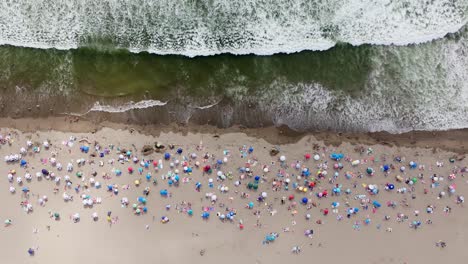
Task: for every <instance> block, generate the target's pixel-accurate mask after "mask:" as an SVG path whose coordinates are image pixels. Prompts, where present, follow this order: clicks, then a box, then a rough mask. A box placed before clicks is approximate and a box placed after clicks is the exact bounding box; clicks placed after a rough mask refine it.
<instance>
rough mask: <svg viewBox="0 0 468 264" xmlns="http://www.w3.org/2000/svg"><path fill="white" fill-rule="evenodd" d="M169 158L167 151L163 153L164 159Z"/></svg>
mask: <svg viewBox="0 0 468 264" xmlns="http://www.w3.org/2000/svg"><path fill="white" fill-rule="evenodd" d="M170 158H171V154H169V153H167V152H166V153H164V159H165V160H168V159H170Z"/></svg>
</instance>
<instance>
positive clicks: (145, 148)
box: [141, 145, 154, 156]
mask: <svg viewBox="0 0 468 264" xmlns="http://www.w3.org/2000/svg"><path fill="white" fill-rule="evenodd" d="M153 152H154V148H153V147H152V146H150V145H144V146H143V149H142V150H141V153H142V154H143V155H144V156H148V155H150V154H152V153H153Z"/></svg>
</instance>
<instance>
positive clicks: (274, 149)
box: [270, 148, 279, 156]
mask: <svg viewBox="0 0 468 264" xmlns="http://www.w3.org/2000/svg"><path fill="white" fill-rule="evenodd" d="M278 153H279V150H278V149H277V148H272V149H271V150H270V155H271V156H276V155H278Z"/></svg>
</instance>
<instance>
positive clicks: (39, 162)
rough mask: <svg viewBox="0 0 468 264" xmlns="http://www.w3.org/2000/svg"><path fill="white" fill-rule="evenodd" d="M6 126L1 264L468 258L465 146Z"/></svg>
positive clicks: (53, 124) (59, 122)
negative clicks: (98, 186)
mask: <svg viewBox="0 0 468 264" xmlns="http://www.w3.org/2000/svg"><path fill="white" fill-rule="evenodd" d="M1 123H2V127H3V128H2V129H1V133H0V134H1V136H2V145H1V148H0V153H1V155H2V157H5V159H7V160H9V161H8V162H7V161H2V162H3V166H1V167H0V173H1V175H3V176H2V180H1V181H0V184H1V185H0V186H1V188H2V190H3V191H2V192H0V196H1V197H0V199H1V201H2V203H3V206H2V208H3V209H2V210H0V219H1V220H2V221H6V222H5V225H4V226H2V227H1V239H0V243H1V247H2V249H3V251H2V263H57V262H65V263H83V262H88V263H89V262H91V263H130V262H146V263H156V262H162V261H165V262H169V263H181V262H189V261H190V262H196V263H199V262H203V263H219V262H224V263H238V262H240V261H242V262H245V263H282V262H284V261H297V262H306V261H308V262H310V261H321V262H324V261H327V262H329V263H340V262H345V263H438V262H460V261H463V259H465V258H466V257H468V253H467V252H466V250H464V249H465V248H466V246H467V245H468V240H467V238H466V237H468V236H467V233H468V228H467V222H468V220H467V219H466V217H465V215H466V209H465V206H464V203H463V202H462V201H464V197H463V196H464V195H466V192H467V189H468V181H467V179H465V176H464V174H466V172H465V170H466V169H465V168H466V160H465V159H464V156H463V153H464V152H463V151H462V150H461V148H460V147H463V146H458V148H452V149H450V148H448V147H446V148H445V149H444V148H443V146H441V148H438V147H437V145H438V144H441V143H440V142H439V143H438V142H436V141H435V142H434V140H433V141H431V142H432V144H433V145H431V146H429V145H428V144H427V142H425V143H408V144H407V145H405V144H402V145H400V146H397V145H394V144H390V143H386V144H380V145H379V144H361V143H362V142H364V143H369V142H371V141H370V140H369V139H368V140H361V143H360V142H359V140H353V139H352V138H351V136H349V135H345V136H343V135H340V136H339V137H346V136H349V137H350V139H349V140H348V142H346V138H345V139H344V140H342V142H339V143H338V142H329V141H330V140H329V141H327V140H326V139H324V138H323V134H316V135H315V136H314V135H285V134H286V133H285V132H281V130H279V129H272V130H271V131H274V132H272V133H271V134H270V135H268V133H265V131H257V133H258V134H257V135H256V134H255V133H254V132H252V131H250V132H245V133H244V132H242V131H227V132H226V133H219V131H214V130H213V131H212V132H211V133H209V132H207V131H203V132H197V130H196V128H195V129H194V128H186V129H185V131H179V132H169V131H159V132H158V133H157V136H155V135H150V133H144V132H147V131H145V130H142V129H141V130H140V128H137V129H135V128H131V127H126V129H125V126H123V125H121V126H120V127H115V126H114V127H112V125H109V127H103V125H102V124H101V125H96V124H95V128H96V129H95V130H93V129H94V128H93V127H91V126H89V124H88V123H86V122H85V121H76V122H69V120H64V119H63V118H62V119H56V120H52V119H51V120H48V121H47V120H35V121H34V120H2V122H1ZM44 126H45V127H44ZM59 126H61V127H59ZM80 126H81V127H80ZM7 127H11V128H7ZM46 127H49V128H54V129H53V130H47V128H46ZM17 129H20V130H17ZM59 130H61V131H59ZM173 131H177V130H173ZM261 133H263V134H264V135H265V138H266V139H271V138H275V137H276V140H277V141H278V142H274V143H273V144H272V143H271V142H272V141H274V140H269V141H266V140H265V139H263V138H262V137H261V135H262V134H261ZM275 135H276V136H275ZM321 136H322V137H321ZM400 137H404V136H400ZM288 138H289V140H287V139H288ZM369 138H371V137H369ZM396 138H398V136H396ZM446 138H449V137H446ZM374 140H375V139H374ZM453 140H454V141H456V140H462V139H460V138H459V137H458V138H457V137H455V139H453ZM387 141H390V140H386V142H387ZM395 141H398V139H395ZM399 141H400V142H403V143H404V142H405V141H404V140H399ZM28 142H29V146H28ZM157 142H158V143H160V144H161V146H160V147H159V148H155V144H156V143H157ZM375 142H376V141H375ZM441 142H442V141H441ZM331 143H334V144H331ZM351 143H352V144H351ZM418 144H427V145H428V146H427V148H426V147H424V146H419V145H418ZM145 145H147V146H150V147H151V148H148V150H147V151H148V153H149V154H148V153H146V154H148V155H143V153H142V149H143V147H144V146H145ZM412 145H417V146H416V147H412ZM162 146H164V148H163V147H162ZM22 148H23V149H22ZM341 154H343V155H341ZM15 155H16V156H15ZM332 157H333V158H335V160H333V159H332ZM336 159H339V160H336ZM410 162H411V163H410ZM69 163H70V164H71V165H72V167H73V169H71V168H70V165H68V164H69ZM184 163H185V164H184ZM357 163H359V164H357ZM60 167H61V169H60ZM401 167H404V169H402V168H401ZM412 167H414V168H412ZM129 168H130V169H131V170H133V172H132V173H130V172H129ZM247 168H248V170H246V169H247ZM190 170H191V172H190ZM249 170H250V172H249ZM27 174H30V178H31V179H30V180H28V178H29V176H28V175H27ZM257 176H258V177H257ZM58 179H59V180H58ZM67 179H68V180H67ZM210 179H211V180H210ZM18 181H21V183H18ZM136 181H138V182H139V184H136ZM210 181H212V183H210ZM67 182H68V183H67ZM98 183H99V184H98ZM97 185H100V186H101V187H100V188H97V187H96V186H97ZM210 185H211V186H210ZM197 186H198V187H197ZM390 186H391V187H390ZM450 186H451V187H452V192H451V189H450V188H451V187H450ZM304 188H306V189H304ZM13 189H14V193H12V192H13ZM300 189H301V190H300ZM145 190H146V192H145ZM441 192H443V194H441ZM44 196H46V197H44ZM214 196H215V197H214ZM71 197H73V198H71ZM65 198H66V199H65ZM305 198H306V199H305ZM71 199H72V200H71ZM214 199H216V201H213V200H214ZM65 200H68V201H65ZM123 201H124V203H123ZM125 201H126V202H125ZM84 203H89V204H92V205H91V206H89V205H84ZM249 206H250V207H251V208H249ZM28 210H30V211H29V212H28ZM137 210H138V212H139V213H137ZM428 211H430V212H431V213H428ZM77 214H78V215H79V219H78V215H77ZM93 214H95V216H96V215H97V216H98V217H97V218H96V219H93ZM203 214H204V216H205V217H203ZM207 214H209V216H208V215H207ZM108 215H109V217H108ZM57 216H59V217H57ZM164 217H167V218H164ZM163 218H164V219H165V221H162V219H163ZM10 220H11V222H10ZM166 220H167V222H166ZM164 222H165V223H164ZM312 231H313V232H312ZM28 249H31V250H32V251H34V252H33V253H34V254H29V253H28ZM298 249H300V252H299V250H298ZM32 251H31V252H30V253H32ZM293 251H294V252H293Z"/></svg>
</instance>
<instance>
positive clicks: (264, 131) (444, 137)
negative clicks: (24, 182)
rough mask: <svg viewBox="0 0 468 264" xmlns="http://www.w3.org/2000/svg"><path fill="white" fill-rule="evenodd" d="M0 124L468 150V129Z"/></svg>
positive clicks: (75, 121)
mask: <svg viewBox="0 0 468 264" xmlns="http://www.w3.org/2000/svg"><path fill="white" fill-rule="evenodd" d="M0 127H5V128H14V129H18V130H20V131H22V132H36V131H48V130H56V131H61V132H80V133H86V132H88V133H89V132H91V133H95V132H97V131H99V130H102V129H103V128H105V127H108V128H112V129H117V130H119V129H120V130H134V131H137V132H139V133H141V134H144V135H152V136H158V135H160V134H161V133H168V132H173V133H180V134H182V135H186V134H187V133H209V134H214V135H221V134H229V133H244V134H246V135H247V136H249V137H255V138H257V139H260V138H261V139H264V140H265V141H267V142H268V143H271V144H275V145H282V144H290V143H297V142H298V141H300V140H301V139H302V138H304V137H307V136H312V137H313V138H315V139H316V140H317V141H323V142H324V144H325V145H327V146H330V145H331V146H334V147H337V146H340V145H341V144H343V143H350V144H352V145H361V144H362V145H377V144H378V145H385V146H390V147H410V148H415V147H418V148H425V149H432V150H433V152H436V151H437V149H440V150H445V151H451V152H455V153H457V154H460V155H465V154H467V153H468V129H454V130H447V131H411V132H406V133H402V134H391V133H388V132H367V133H349V132H334V131H316V132H297V131H294V130H292V129H290V128H288V127H286V126H282V127H273V126H269V127H262V128H246V127H243V126H232V127H229V128H218V127H215V126H212V125H197V124H188V125H185V124H175V123H172V124H169V125H138V124H124V123H115V122H109V121H102V120H100V119H87V118H84V117H76V116H65V117H48V118H0Z"/></svg>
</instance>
